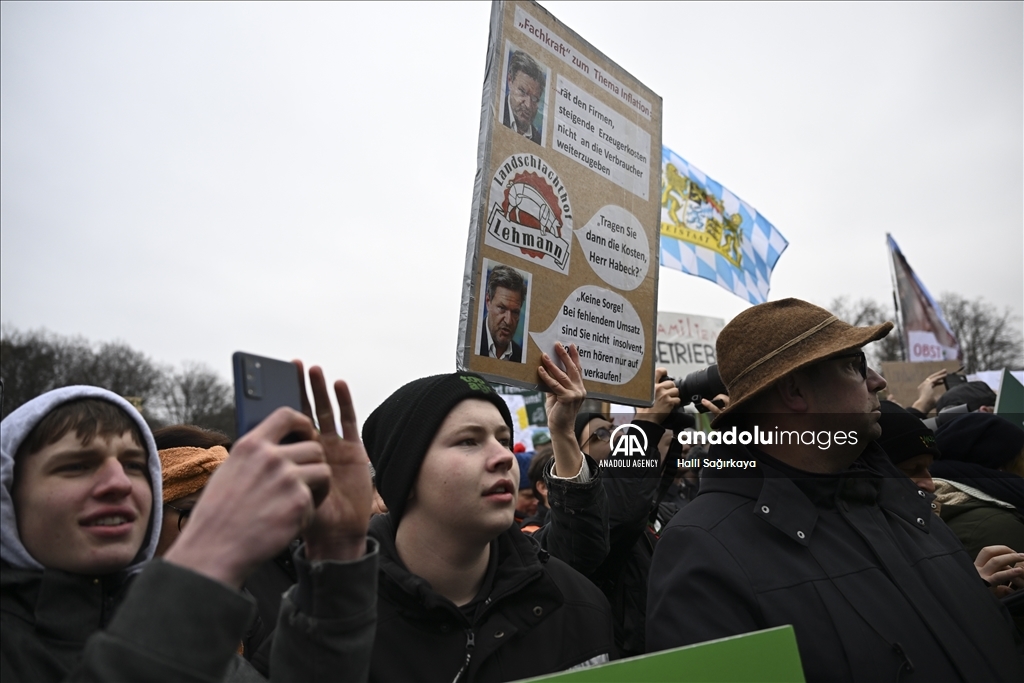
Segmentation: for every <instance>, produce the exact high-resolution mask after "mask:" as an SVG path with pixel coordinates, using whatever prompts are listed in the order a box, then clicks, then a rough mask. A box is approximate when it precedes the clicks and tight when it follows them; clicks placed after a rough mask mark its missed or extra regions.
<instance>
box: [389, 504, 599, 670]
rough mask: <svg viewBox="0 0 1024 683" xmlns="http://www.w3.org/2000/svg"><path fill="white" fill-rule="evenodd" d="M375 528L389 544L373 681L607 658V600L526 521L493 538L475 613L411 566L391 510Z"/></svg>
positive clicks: (562, 665) (563, 666)
mask: <svg viewBox="0 0 1024 683" xmlns="http://www.w3.org/2000/svg"><path fill="white" fill-rule="evenodd" d="M370 534H371V536H373V537H374V538H376V539H377V540H378V541H379V542H380V545H381V564H380V577H379V590H378V603H377V610H378V620H377V635H376V639H375V641H374V646H373V655H372V659H371V663H370V680H372V681H402V682H403V683H405V682H408V681H444V682H445V683H448V682H450V681H454V680H456V679H457V680H458V681H460V683H464V682H466V681H510V680H518V679H520V678H527V677H530V676H538V675H541V674H545V673H552V672H556V671H561V670H564V669H569V668H573V667H577V666H580V665H589V664H598V663H601V662H604V661H607V660H608V657H609V654H610V653H611V651H612V647H613V643H612V626H611V611H610V608H609V606H608V601H607V600H605V598H604V596H603V595H602V594H601V592H600V591H599V590H597V588H596V587H594V585H593V584H591V583H590V582H589V581H587V580H586V579H585V578H584V577H583V576H581V575H580V574H579V573H578V572H576V571H574V570H573V569H571V568H570V567H568V566H567V565H566V564H565V563H563V562H561V561H560V560H558V559H556V558H554V557H549V556H548V554H547V552H546V551H544V550H542V549H541V548H540V546H539V544H538V542H537V541H536V540H534V539H532V538H530V537H529V536H527V535H525V534H523V533H522V532H521V531H520V530H519V529H518V528H516V527H511V528H509V530H508V531H506V532H504V533H503V534H501V535H500V536H499V537H498V538H497V539H496V540H495V541H493V542H492V543H491V557H492V560H491V563H492V565H491V567H489V568H488V572H489V575H490V586H491V590H490V592H489V594H488V595H487V597H486V598H485V599H484V600H482V601H481V602H480V603H479V605H478V607H477V608H476V610H475V614H473V615H472V617H470V616H467V614H466V611H467V610H466V609H465V608H463V609H460V608H459V607H456V606H455V605H454V604H453V603H452V602H451V601H450V600H448V599H447V598H444V597H442V596H441V595H439V594H437V593H435V592H434V591H433V590H432V589H431V587H430V585H429V584H428V583H427V582H426V581H425V580H424V579H422V578H420V577H419V576H416V575H415V574H411V573H410V572H409V570H408V569H406V568H405V566H404V564H403V563H402V561H401V559H400V558H399V557H398V552H397V550H396V549H395V529H394V527H393V526H392V524H391V518H390V515H378V516H377V517H375V518H374V519H373V521H372V522H371V523H370ZM491 572H493V573H491ZM487 584H488V581H485V585H487ZM481 597H483V596H481Z"/></svg>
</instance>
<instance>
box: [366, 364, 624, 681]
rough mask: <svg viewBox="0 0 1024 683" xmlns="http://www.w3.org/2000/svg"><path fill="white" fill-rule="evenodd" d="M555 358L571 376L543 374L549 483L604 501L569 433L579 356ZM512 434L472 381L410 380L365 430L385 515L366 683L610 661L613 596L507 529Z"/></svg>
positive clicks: (501, 407) (513, 485) (509, 673)
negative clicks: (547, 391)
mask: <svg viewBox="0 0 1024 683" xmlns="http://www.w3.org/2000/svg"><path fill="white" fill-rule="evenodd" d="M557 351H558V353H559V360H560V361H561V363H562V365H563V366H564V367H565V370H564V371H562V370H561V369H559V368H558V366H557V365H555V363H554V362H553V361H552V360H551V359H550V358H549V357H548V356H547V355H545V356H544V357H543V359H542V366H541V367H540V369H539V370H538V374H539V375H540V377H541V380H542V381H544V382H545V383H547V384H548V386H549V387H550V388H551V390H552V392H553V397H550V398H549V399H548V424H549V426H550V428H551V439H552V442H553V444H554V471H553V474H554V476H556V477H572V478H576V479H577V481H578V482H580V485H581V486H590V487H591V488H592V489H593V490H594V491H600V487H599V480H598V479H596V476H597V472H596V467H593V468H592V465H591V463H585V462H584V458H583V455H582V454H581V453H580V449H579V445H578V444H577V443H576V440H575V437H574V435H573V420H574V419H575V415H576V412H577V411H578V410H579V406H580V404H581V403H582V401H583V398H584V396H585V395H586V390H585V389H584V388H583V380H582V377H581V372H580V368H579V356H578V354H577V352H576V350H575V348H574V347H570V348H569V350H568V351H566V350H565V349H563V348H562V347H561V346H560V345H559V346H558V347H557ZM512 434H513V432H512V418H511V415H510V414H509V410H508V407H507V406H506V405H505V402H504V401H503V400H502V399H501V397H500V396H498V395H497V394H496V393H495V392H494V391H493V390H492V389H491V388H490V386H489V385H488V384H487V382H486V381H484V380H483V379H482V378H481V377H479V376H477V375H473V374H469V373H453V374H450V375H437V376H434V377H426V378H423V379H419V380H416V381H414V382H410V383H409V384H407V385H405V386H404V387H402V388H401V389H399V390H398V391H396V392H395V393H394V394H392V395H391V396H390V397H389V398H388V399H387V400H386V401H384V403H383V404H382V405H381V406H379V407H378V408H377V409H376V410H375V411H374V412H373V413H372V414H371V415H370V417H369V419H367V421H366V423H365V425H364V426H363V438H364V440H365V442H366V444H367V450H368V451H369V453H370V457H371V458H372V460H373V463H374V467H375V468H376V472H377V484H378V490H379V491H380V493H381V495H382V496H383V498H384V502H385V503H387V506H388V509H389V511H390V512H389V514H387V515H380V516H377V517H375V518H374V520H373V522H372V523H371V534H372V535H373V536H374V537H375V538H377V539H378V540H379V541H380V544H381V572H380V593H379V597H380V601H379V608H378V609H379V610H380V619H379V621H378V627H377V634H376V641H375V643H374V649H373V659H372V663H371V667H370V679H371V680H378V681H398V680H401V681H417V680H429V681H435V680H446V681H463V682H464V681H473V680H494V681H506V680H517V679H520V678H527V677H531V676H538V675H541V674H546V673H551V672H555V671H560V670H564V669H570V668H574V667H579V666H587V665H592V664H597V663H601V662H604V661H607V660H608V658H609V654H610V653H611V652H612V648H613V639H612V627H611V612H610V607H609V605H608V602H607V600H606V599H605V597H604V596H603V595H602V594H601V592H600V591H599V590H598V589H597V588H596V587H595V586H594V585H593V584H591V583H590V582H589V581H587V580H586V579H585V578H584V577H583V576H581V575H580V574H579V573H577V572H576V571H574V570H573V569H572V568H570V567H569V566H567V564H565V563H564V562H562V561H560V560H558V559H557V558H556V557H554V556H552V555H554V553H553V552H552V553H551V555H549V553H548V552H547V551H545V550H542V549H541V547H540V543H539V542H538V541H536V540H535V538H531V537H529V536H526V535H524V534H523V533H522V532H521V531H520V530H519V528H518V526H516V525H515V524H514V523H513V520H514V515H515V505H516V490H517V488H518V482H519V471H518V464H517V462H516V458H515V457H514V455H513V452H512V448H511V442H512ZM591 468H592V469H593V471H591ZM591 475H593V476H594V479H593V480H592V482H591V483H584V480H586V479H587V478H588V477H589V476H591ZM595 484H596V485H597V486H595ZM552 488H553V487H552ZM601 502H602V503H603V501H601ZM602 507H603V506H602ZM553 514H554V512H553ZM604 514H605V516H604V520H603V521H600V522H598V523H597V524H596V525H595V528H596V529H598V530H599V531H601V532H602V533H606V531H605V529H606V527H607V513H606V512H605V513H604ZM602 524H603V525H604V526H603V528H602V526H601V525H602ZM577 542H585V539H583V538H578V539H577ZM605 547H606V541H605ZM600 559H601V558H598V559H597V561H598V562H599V561H600Z"/></svg>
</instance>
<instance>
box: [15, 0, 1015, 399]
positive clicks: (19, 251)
mask: <svg viewBox="0 0 1024 683" xmlns="http://www.w3.org/2000/svg"><path fill="white" fill-rule="evenodd" d="M543 4H544V6H545V7H547V8H548V9H549V10H550V11H552V13H553V14H554V15H555V16H556V17H558V18H559V19H561V20H562V21H563V22H564V23H565V24H567V25H568V26H570V27H571V28H573V29H574V30H575V31H576V32H577V33H579V34H580V35H581V36H583V37H584V38H585V39H587V40H589V41H590V42H591V43H592V44H593V45H594V46H596V47H597V48H598V49H599V50H601V51H603V52H604V53H605V54H606V55H608V56H609V57H610V58H611V59H613V60H615V61H617V62H618V63H619V64H620V65H621V66H622V67H624V68H625V69H627V70H628V71H630V72H631V73H632V74H633V75H634V76H636V77H637V78H638V79H639V80H641V81H642V82H644V83H645V84H647V85H648V86H649V87H650V88H651V89H653V90H654V91H655V92H656V93H658V94H659V95H661V97H662V98H663V102H664V133H663V139H664V143H665V145H666V146H668V147H671V148H672V149H673V150H674V151H676V152H677V153H678V154H679V155H681V156H682V157H684V158H686V159H687V160H688V161H690V162H691V163H692V164H694V165H696V166H697V167H699V168H700V169H701V170H703V171H704V172H705V173H707V174H708V175H710V176H712V177H713V178H715V179H716V180H718V181H720V182H722V183H723V184H724V185H725V186H727V187H728V188H730V189H731V190H732V191H733V192H734V193H735V194H736V195H738V196H739V197H741V198H742V199H744V200H745V201H747V202H748V203H750V204H751V205H753V206H754V207H756V208H757V210H758V211H759V212H760V213H762V214H763V215H764V216H765V217H766V218H767V219H768V220H770V221H772V222H773V223H774V224H775V225H776V226H777V227H778V228H779V230H780V231H781V232H782V233H783V234H784V235H785V236H786V237H787V239H788V240H789V242H790V246H789V249H788V250H787V251H786V252H785V253H784V254H783V255H782V258H781V259H780V260H779V262H778V264H777V266H776V269H775V274H774V277H773V280H772V290H771V298H772V299H779V298H783V297H788V296H796V297H800V298H804V299H807V300H810V301H813V302H815V303H818V304H820V305H827V304H828V303H829V302H830V301H831V300H832V299H833V298H834V297H836V296H840V295H847V296H849V297H851V298H854V299H856V298H860V297H870V298H874V299H879V300H882V301H885V302H889V301H891V293H890V292H891V284H890V282H891V281H890V275H889V265H888V256H887V252H886V247H885V233H886V232H891V233H892V234H893V236H894V237H895V239H896V240H897V242H899V244H900V246H901V247H902V249H903V251H904V254H905V255H906V257H907V259H908V260H909V262H910V264H911V266H912V267H914V268H915V270H916V271H917V273H918V275H919V276H920V278H921V279H922V280H923V282H924V283H925V285H926V286H927V287H928V288H929V289H930V290H931V292H932V294H933V295H935V296H938V295H939V294H940V293H942V292H946V291H951V292H957V293H959V294H962V295H964V296H967V297H969V298H975V297H979V296H980V297H984V298H985V299H986V300H988V301H990V302H992V303H994V304H996V305H997V306H998V307H999V308H1000V309H1003V308H1006V307H1008V308H1010V309H1011V310H1012V311H1013V312H1014V313H1015V314H1016V315H1018V316H1021V315H1022V314H1024V274H1022V261H1024V218H1022V216H1024V151H1022V149H1024V140H1022V120H1024V71H1022V63H1024V48H1022V30H1021V27H1022V18H1024V17H1022V4H1021V3H994V4H984V3H977V2H972V3H962V4H950V3H943V4H910V3H893V4H878V3H850V4H838V3H827V4H818V5H813V4H808V3H794V4H780V5H774V4H769V3H751V4H738V3H726V4H720V5H716V4H708V3H681V4H677V5H669V4H661V3H658V4H649V5H648V4H641V3H637V2H630V3H624V4H617V3H593V4H590V3H554V2H548V3H543ZM489 13H490V5H489V4H488V3H475V4H474V3H457V4H450V5H448V4H430V3H416V4H408V5H395V4H377V3H375V4H367V5H357V4H350V3H344V4H327V3H316V4H307V5H301V4H297V3H288V4H270V3H259V4H244V3H230V4H213V3H173V4H130V3H107V4H89V3H63V4H59V3H3V6H2V17H0V27H2V42H0V46H2V54H0V97H2V109H0V135H2V144H0V153H2V160H0V162H2V168H0V176H2V177H0V310H2V313H0V315H2V321H3V322H4V323H5V324H6V325H10V326H13V327H16V328H18V329H22V330H24V329H30V328H46V329H48V330H51V331H53V332H57V333H61V334H76V335H77V334H80V335H84V336H85V337H87V338H89V339H91V340H94V341H107V340H114V339H120V340H123V341H125V342H127V343H128V344H130V345H131V346H133V347H135V348H137V349H139V350H141V351H143V352H145V353H147V354H148V355H150V356H151V357H152V358H154V359H155V360H157V361H159V362H164V363H171V364H178V363H180V362H181V361H183V360H199V361H202V362H205V363H207V364H209V365H210V366H212V367H213V368H215V369H216V370H217V371H218V372H220V373H222V374H223V376H224V377H225V379H229V378H230V373H231V361H230V358H231V353H232V352H233V351H235V350H240V349H241V350H247V351H251V352H254V353H259V354H262V355H269V356H274V357H281V358H292V357H301V358H303V359H305V360H307V361H308V362H318V363H320V364H322V365H323V366H324V368H325V370H326V372H327V374H328V376H329V377H341V378H346V379H349V380H350V382H351V384H352V385H353V392H354V394H355V397H356V403H357V409H358V412H359V416H360V419H365V417H366V416H367V415H368V414H369V412H370V410H372V408H373V407H374V406H376V405H377V404H378V403H379V402H380V401H382V400H383V399H384V398H385V397H386V396H387V395H388V394H389V393H390V392H391V391H393V390H394V389H396V388H397V387H398V386H400V385H401V384H403V383H405V382H406V381H408V380H410V379H413V378H416V377H420V376H423V375H426V374H433V373H438V372H449V371H452V370H454V369H455V352H456V332H457V326H458V316H459V301H460V292H461V279H462V272H463V264H464V260H465V243H466V234H467V229H468V223H469V216H470V210H471V198H472V190H473V178H474V172H475V169H476V151H477V150H476V147H477V133H478V129H479V123H480V97H481V87H482V79H483V75H484V73H483V72H484V61H485V53H486V47H487V31H488V17H489ZM659 296H660V306H659V307H660V308H661V310H666V311H677V312H686V313H697V314H705V315H715V316H718V317H722V318H725V319H729V318H732V317H733V316H734V315H736V314H737V313H739V312H740V311H742V310H743V309H745V308H746V307H747V304H746V303H745V302H744V301H742V300H741V299H739V298H737V297H735V296H734V295H732V294H730V293H728V292H726V291H725V290H723V289H720V288H719V287H717V286H716V285H714V284H713V283H710V282H707V281H705V280H701V279H698V278H696V277H693V276H688V275H683V274H682V273H679V272H676V271H669V270H662V271H661V282H660V287H659ZM1018 325H1019V322H1018Z"/></svg>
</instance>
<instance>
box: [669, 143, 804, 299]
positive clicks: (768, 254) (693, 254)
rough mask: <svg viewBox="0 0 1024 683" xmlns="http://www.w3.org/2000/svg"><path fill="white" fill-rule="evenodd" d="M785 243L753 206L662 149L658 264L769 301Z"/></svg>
mask: <svg viewBox="0 0 1024 683" xmlns="http://www.w3.org/2000/svg"><path fill="white" fill-rule="evenodd" d="M787 246H789V242H787V241H786V238H785V237H783V236H782V233H780V232H779V231H778V230H776V229H775V226H774V225H772V224H771V223H769V222H768V221H766V220H765V218H764V216H762V215H760V214H759V213H758V212H757V211H756V210H755V209H754V207H752V206H750V205H749V204H747V203H746V202H744V201H743V200H742V199H740V198H739V197H737V196H736V195H734V194H733V193H732V192H730V191H729V190H727V189H726V188H724V187H722V184H721V183H718V182H716V181H714V180H712V179H711V178H709V177H707V176H706V175H704V173H702V172H701V171H700V169H698V168H695V167H694V166H692V165H690V164H689V163H687V161H686V160H685V159H683V158H682V157H680V156H679V155H678V154H676V153H675V152H673V151H672V150H670V149H669V148H667V147H662V148H661V265H662V266H663V267H666V268H674V269H676V270H681V271H683V272H684V273H689V274H690V275H697V276H699V277H702V278H705V279H707V280H711V281H713V282H717V283H718V284H719V285H720V286H722V287H724V288H725V289H727V290H729V291H730V292H732V293H733V294H735V295H736V296H738V297H740V298H743V299H746V300H747V301H749V302H750V303H752V304H760V303H764V302H765V301H767V300H768V287H769V281H770V280H771V277H772V269H773V268H774V267H775V262H776V261H778V260H779V256H781V255H782V252H783V251H785V250H786V247H787Z"/></svg>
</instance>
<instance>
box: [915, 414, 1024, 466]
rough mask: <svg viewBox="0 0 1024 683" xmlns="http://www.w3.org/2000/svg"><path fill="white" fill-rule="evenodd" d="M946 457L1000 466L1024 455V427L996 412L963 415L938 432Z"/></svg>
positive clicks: (938, 439)
mask: <svg viewBox="0 0 1024 683" xmlns="http://www.w3.org/2000/svg"><path fill="white" fill-rule="evenodd" d="M935 438H936V440H937V442H938V445H939V448H940V449H942V459H943V460H959V461H961V462H973V463H975V464H977V465H983V466H985V467H988V468H990V469H999V468H1000V467H1002V466H1003V465H1005V464H1006V463H1008V462H1010V461H1011V460H1013V459H1014V458H1016V457H1017V456H1018V455H1020V451H1021V448H1024V430H1022V429H1021V428H1020V427H1018V426H1017V425H1015V424H1013V423H1012V422H1010V421H1009V420H1007V419H1006V418H1004V417H1002V416H1000V415H994V414H992V413H967V414H966V415H959V416H957V418H956V419H955V420H951V421H949V422H947V423H946V424H944V425H942V426H940V427H939V431H938V432H937V433H936V434H935Z"/></svg>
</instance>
